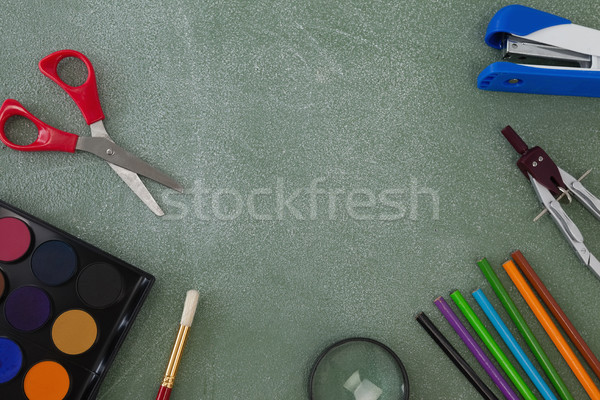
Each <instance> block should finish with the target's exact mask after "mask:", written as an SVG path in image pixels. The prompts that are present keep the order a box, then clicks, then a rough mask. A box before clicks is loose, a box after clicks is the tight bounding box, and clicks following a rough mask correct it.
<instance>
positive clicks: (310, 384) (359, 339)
mask: <svg viewBox="0 0 600 400" xmlns="http://www.w3.org/2000/svg"><path fill="white" fill-rule="evenodd" d="M348 342H367V343H371V344H374V345H376V346H379V347H381V348H382V349H383V350H385V351H386V352H387V353H388V354H389V355H390V356H392V358H393V359H394V361H396V364H398V366H399V367H400V371H402V378H403V379H404V397H400V398H399V399H398V400H408V398H409V395H410V385H409V383H408V373H407V372H406V368H404V364H402V361H401V360H400V357H398V356H397V355H396V353H394V351H393V350H392V349H390V348H389V347H388V346H386V345H385V344H383V343H381V342H379V341H377V340H375V339H370V338H366V337H351V338H347V339H342V340H340V341H338V342H335V343H334V344H332V345H330V346H329V347H327V348H326V349H325V350H323V351H322V352H321V354H319V357H317V360H316V361H315V364H314V365H313V367H312V369H311V371H310V378H309V380H308V395H309V399H310V400H315V398H314V396H313V381H314V378H315V373H316V372H317V368H318V367H319V364H321V361H323V358H325V356H326V355H327V353H329V352H330V351H331V350H333V349H334V348H336V347H339V346H341V345H343V344H346V343H348Z"/></svg>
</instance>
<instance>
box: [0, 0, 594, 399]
mask: <svg viewBox="0 0 600 400" xmlns="http://www.w3.org/2000/svg"><path fill="white" fill-rule="evenodd" d="M507 4H510V3H509V2H506V1H481V0H480V1H470V2H460V1H456V0H450V1H445V2H439V1H437V2H424V1H417V0H406V1H387V0H385V1H309V2H291V1H265V0H258V1H235V0H234V1H232V0H227V1H224V0H213V1H196V2H195V1H180V0H173V1H148V2H144V1H127V2H117V1H77V2H67V1H54V2H34V1H26V2H23V1H14V0H7V1H4V2H3V5H2V12H1V13H0V43H1V48H2V52H1V55H0V97H1V98H2V100H3V99H5V98H15V99H17V100H19V101H20V102H21V103H23V105H25V106H26V107H27V108H28V109H29V110H30V111H31V112H33V113H34V114H35V115H37V116H38V117H39V118H41V119H42V120H44V121H46V122H48V123H50V124H51V125H54V126H56V127H57V128H60V129H63V130H67V131H70V132H74V133H78V134H81V135H89V130H88V127H87V125H86V124H85V121H84V120H83V118H82V116H81V114H80V112H79V110H78V109H77V107H76V106H75V104H74V103H73V101H71V100H70V98H68V96H67V95H66V94H65V93H64V92H63V91H62V90H61V89H60V88H59V87H58V86H57V85H56V84H54V83H52V82H51V81H50V80H49V79H48V78H46V77H44V76H43V75H42V74H41V73H40V72H39V71H38V68H37V62H38V61H39V60H40V59H41V58H42V57H44V56H46V55H47V54H50V53H51V52H53V51H56V50H60V49H65V48H72V49H76V50H79V51H81V52H82V53H84V54H85V55H86V56H87V57H88V58H89V59H90V60H91V62H92V63H93V65H94V67H95V69H96V76H97V80H98V90H99V95H100V100H101V103H102V106H103V109H104V112H105V114H106V119H105V121H104V123H105V126H106V128H107V130H108V132H109V133H110V134H111V136H112V138H113V139H114V140H115V141H116V142H117V143H118V144H119V145H121V146H122V147H124V148H125V149H127V150H129V151H131V152H132V153H134V154H136V155H138V156H140V157H141V158H143V159H144V160H146V161H148V162H149V163H151V164H152V165H153V166H156V167H158V168H160V169H162V170H164V171H166V172H168V173H169V174H170V175H172V176H173V177H175V178H176V179H177V180H178V181H180V182H181V183H182V184H183V185H184V186H185V188H186V192H185V193H184V194H178V193H176V192H173V191H171V190H168V189H165V188H164V187H162V186H160V185H159V184H156V183H154V182H151V181H147V180H145V182H146V184H147V186H148V188H149V190H150V192H151V193H152V194H153V195H154V196H155V197H156V199H157V201H158V203H159V204H160V205H161V206H162V207H163V209H164V211H165V213H166V215H165V216H164V217H162V218H158V217H156V216H154V215H153V214H152V213H151V212H150V211H149V210H148V209H147V208H146V207H145V206H144V205H143V204H142V203H141V202H140V201H139V200H138V199H137V198H136V197H135V196H134V195H133V193H132V192H131V191H130V190H129V188H128V187H127V186H126V185H124V184H123V182H122V181H121V180H120V179H119V178H118V176H117V175H116V174H114V172H113V171H112V170H111V169H110V168H109V167H108V166H107V165H106V163H104V162H103V161H102V160H100V159H98V158H96V157H94V156H92V155H87V154H76V155H71V154H65V153H60V154H59V153H22V152H17V151H14V150H10V149H8V148H6V147H5V146H0V171H1V172H2V173H1V177H0V197H1V198H2V200H4V201H6V202H8V203H10V204H12V205H14V206H16V207H18V208H21V209H23V210H25V211H26V212H28V213H31V214H33V215H35V216H37V217H38V218H40V219H43V220H46V221H48V222H49V223H51V224H53V225H56V226H57V227H59V228H61V229H63V230H65V231H67V232H69V233H71V234H73V235H75V236H77V237H79V238H81V239H82V240H85V241H87V242H89V243H91V244H93V245H95V246H97V247H99V248H101V249H103V250H105V251H107V252H109V253H111V254H114V255H115V256H117V257H119V258H121V259H123V260H125V261H127V262H129V263H131V264H133V265H135V266H137V267H139V268H141V269H143V270H145V271H147V272H149V273H151V274H153V275H154V276H156V284H155V286H154V288H153V289H152V292H151V293H150V296H149V298H148V300H147V301H146V303H145V305H144V307H143V309H142V310H141V312H140V314H139V317H138V319H137V321H136V323H135V325H134V327H133V328H132V330H131V331H130V334H129V336H128V337H127V339H126V341H125V343H124V345H123V347H122V349H121V351H120V353H119V354H118V356H117V358H116V360H115V362H114V365H113V366H112V368H111V370H110V371H109V373H108V376H107V379H106V380H105V382H104V384H103V385H102V388H101V390H100V394H99V396H98V398H99V399H100V400H120V399H152V398H154V396H156V391H157V390H158V385H159V384H160V380H161V378H162V374H163V373H164V369H165V367H166V362H167V359H168V355H169V352H170V348H171V346H172V343H173V340H174V339H175V334H176V330H177V324H178V323H179V317H180V313H181V309H182V306H183V300H184V297H185V292H186V290H187V289H190V288H196V289H198V290H199V291H200V304H199V308H198V312H197V315H196V319H195V322H194V326H193V328H192V331H191V336H190V338H189V342H188V345H187V348H186V351H185V353H184V356H183V361H182V365H181V369H180V373H179V375H178V377H177V381H176V384H175V389H174V392H173V395H172V399H173V400H175V399H189V400H191V399H194V400H195V399H202V400H221V399H223V400H226V399H227V400H229V399H252V400H262V399H282V400H296V399H298V400H300V399H306V398H308V393H307V380H308V376H309V372H310V368H311V366H312V364H313V362H314V360H315V358H316V357H317V356H318V355H319V353H320V352H321V351H322V350H323V349H324V348H325V347H327V346H328V345H330V344H332V343H333V342H335V341H337V340H340V339H343V338H346V337H352V336H362V337H370V338H373V339H376V340H378V341H381V342H383V343H385V344H386V345H387V346H389V347H390V348H391V349H393V350H394V351H395V352H396V353H397V354H398V356H399V357H400V358H401V359H402V361H403V363H404V364H405V366H406V368H407V371H408V375H409V379H410V385H411V399H420V400H433V399H449V400H450V399H452V400H456V399H476V398H478V394H477V392H476V391H475V390H474V389H473V388H472V387H471V386H470V385H469V383H468V382H467V381H466V380H465V379H464V378H463V376H462V375H461V374H460V373H459V372H458V370H456V368H455V367H454V366H453V365H452V364H451V362H450V361H449V360H448V359H447V358H446V357H445V356H444V354H443V353H442V352H441V351H440V350H439V349H438V348H437V347H436V346H435V345H434V343H433V341H432V340H431V339H430V338H429V337H428V336H427V334H426V333H425V332H424V331H423V330H422V329H421V327H420V326H419V325H418V324H417V323H416V321H415V320H414V316H415V315H416V314H417V313H418V312H419V311H425V312H427V313H428V315H429V316H430V318H431V319H432V320H433V322H434V323H436V324H437V325H439V327H440V329H441V330H442V331H443V332H444V333H446V334H447V335H448V336H449V338H450V339H451V341H452V342H453V343H454V344H455V345H456V347H457V348H458V349H459V350H460V351H461V352H463V354H464V355H465V357H466V358H467V360H468V361H470V362H472V363H473V364H475V361H474V359H473V358H472V357H470V356H469V355H468V354H466V348H465V347H464V345H462V343H461V342H460V341H459V340H458V338H457V337H456V336H455V335H454V336H453V332H452V330H451V328H450V327H449V326H448V325H447V324H446V323H445V321H444V320H443V318H442V316H441V315H440V314H439V312H438V311H437V309H436V308H435V306H434V305H433V300H434V299H435V298H436V297H437V296H440V295H444V296H449V293H450V292H451V291H452V290H454V289H460V290H461V291H462V292H463V293H464V294H465V296H466V297H467V299H468V300H469V301H470V303H471V305H472V306H473V307H474V308H475V309H476V311H477V312H479V313H480V314H479V315H480V317H482V318H483V313H481V312H480V310H479V309H477V306H476V303H475V302H474V300H473V298H472V297H471V291H473V290H475V289H477V288H479V287H481V288H483V290H484V291H485V292H486V294H487V295H488V297H490V299H491V301H492V302H493V303H494V305H496V306H497V307H500V303H499V302H498V300H497V298H495V296H494V295H493V293H492V291H491V288H490V287H489V285H488V284H487V283H486V281H485V278H484V277H483V275H482V274H481V272H480V271H479V269H478V268H477V265H476V261H477V260H478V259H480V258H481V257H487V258H488V259H489V261H490V262H491V263H492V265H493V266H494V268H495V269H496V271H497V272H498V273H500V272H501V274H500V277H501V280H502V281H503V283H504V284H505V285H506V286H507V288H508V289H509V292H510V294H511V295H512V296H513V298H514V299H515V301H516V302H517V304H518V305H519V306H521V307H523V308H522V309H523V314H524V316H525V318H526V319H527V321H528V322H529V323H530V325H531V326H532V329H533V330H534V332H535V333H537V334H538V335H539V337H540V340H541V342H542V345H543V346H544V347H545V348H546V350H547V352H548V354H549V356H550V358H551V359H552V360H553V361H554V363H555V366H556V367H557V369H558V370H559V372H560V373H561V375H562V377H563V379H564V380H565V381H566V383H567V385H568V387H569V389H570V390H571V391H572V393H573V395H574V397H575V398H579V399H581V398H585V396H586V395H585V392H584V391H583V389H582V388H581V386H580V385H579V383H578V382H577V380H576V379H575V377H574V375H573V374H572V373H571V372H570V370H569V369H568V367H567V365H566V363H565V362H564V361H562V359H561V358H560V355H559V353H558V352H557V351H556V350H555V349H554V347H553V346H552V343H551V342H550V340H549V339H548V338H547V337H546V336H545V333H544V332H543V330H542V328H541V326H540V325H539V324H538V323H537V321H536V320H535V319H534V317H533V314H532V313H530V312H529V311H528V310H526V309H525V308H524V307H525V303H524V301H523V300H522V298H521V297H520V296H519V294H518V292H517V291H516V289H515V288H514V287H513V286H512V284H510V281H509V279H508V277H507V276H506V275H505V274H504V272H503V271H502V270H501V267H500V265H501V263H502V262H504V261H505V260H506V259H507V258H508V257H509V256H510V253H511V252H512V251H514V250H516V249H520V250H521V251H522V252H523V253H524V254H525V256H526V257H528V259H529V261H530V262H531V263H532V265H533V266H534V267H536V270H537V271H538V274H539V275H540V276H541V277H542V279H543V280H544V281H545V283H546V285H547V286H548V287H549V289H550V291H551V292H552V293H553V295H554V297H555V298H556V299H557V300H558V301H559V303H560V304H561V305H562V307H563V309H564V310H565V312H566V313H567V314H568V315H569V316H570V318H571V320H572V321H573V323H574V324H575V326H577V327H578V329H579V330H580V332H581V334H582V335H583V336H584V337H585V338H586V340H587V341H588V344H589V345H590V347H591V348H592V349H593V350H594V351H596V353H598V352H600V337H599V336H598V335H597V334H596V333H597V332H598V331H599V329H600V318H598V303H597V297H598V293H600V281H599V280H598V279H596V278H595V277H594V276H593V274H592V273H591V272H590V271H589V270H587V269H586V268H585V267H584V266H583V265H582V264H581V263H580V262H579V260H578V259H577V258H576V256H575V254H574V252H573V251H572V250H571V249H570V247H569V246H568V244H567V242H566V241H565V240H564V238H563V237H562V235H561V233H560V232H559V231H558V229H557V228H556V226H555V225H554V223H553V222H552V220H551V219H550V218H549V217H548V216H546V217H544V218H542V219H541V220H539V221H537V222H535V223H534V222H533V221H532V219H533V218H534V217H535V215H537V214H538V213H539V211H541V209H540V206H539V203H538V200H537V198H536V196H535V194H534V192H533V190H532V188H531V185H530V184H529V182H528V181H527V179H526V178H525V177H524V176H523V175H522V174H521V172H520V171H519V170H518V168H517V167H516V165H515V162H516V160H517V158H518V157H517V153H516V152H515V151H514V150H513V149H512V148H511V147H510V145H509V144H508V143H507V142H506V140H505V139H504V138H503V137H502V135H501V134H500V129H502V128H503V127H504V126H506V125H508V124H510V125H511V126H513V127H514V128H515V130H516V131H517V132H518V133H519V134H521V136H522V137H523V139H524V140H525V141H526V142H527V143H528V144H529V145H531V146H534V145H539V146H541V147H542V148H543V149H544V150H545V151H546V152H547V153H548V154H549V155H550V156H551V157H552V158H553V159H554V160H555V161H556V162H557V164H558V165H559V166H561V167H562V168H563V169H565V170H567V171H569V172H570V173H571V174H573V175H575V176H579V175H581V174H582V173H584V172H585V171H586V170H587V169H589V168H594V171H593V172H592V173H591V175H589V176H588V177H587V178H586V179H585V181H584V184H585V185H586V187H588V188H589V189H590V190H591V191H592V192H593V193H596V194H600V175H599V174H598V172H597V171H598V168H599V167H600V161H599V158H598V150H599V149H600V124H599V120H598V110H599V109H600V100H598V99H594V98H575V97H558V96H539V95H522V94H509V93H498V92H484V91H480V90H478V89H477V88H476V85H475V80H476V77H477V74H478V73H479V71H481V70H482V69H483V68H485V67H486V66H487V65H489V64H490V63H492V62H494V61H498V60H499V59H500V52H499V51H497V50H494V49H491V48H489V47H488V46H486V45H485V43H484V41H483V37H484V33H485V29H486V26H487V23H488V22H489V20H490V18H491V17H492V16H493V15H494V13H495V12H496V11H497V10H498V9H500V8H501V7H502V6H504V5H507ZM526 5H528V6H531V7H535V8H539V9H542V10H545V11H548V12H551V13H554V14H557V15H560V16H562V17H565V18H568V19H570V20H572V21H573V22H575V23H577V24H580V25H583V26H588V27H591V28H596V29H600V3H598V2H596V1H592V0H582V1H579V2H577V3H574V2H563V1H558V0H550V1H529V2H527V3H526ZM67 71H68V69H67ZM72 74H73V75H74V78H79V79H83V76H85V73H84V72H82V71H81V70H78V69H77V68H74V72H72ZM28 128H29V127H28V126H27V124H25V123H23V121H16V123H14V124H12V125H11V129H12V131H13V132H12V134H15V135H22V136H24V139H23V140H27V135H30V136H31V132H32V131H31V130H28ZM565 208H566V209H567V211H568V213H569V214H570V215H571V216H572V218H573V219H574V221H575V222H576V223H577V225H578V226H579V228H580V229H581V231H582V233H583V235H584V237H585V239H586V243H587V244H588V246H589V248H590V250H591V251H592V252H595V253H596V255H598V256H600V244H598V240H599V239H600V221H598V220H596V219H594V218H593V217H592V216H591V215H590V214H589V213H588V212H587V211H586V210H585V209H584V208H583V207H581V205H580V204H579V203H576V202H574V203H573V204H571V205H565ZM486 323H487V321H486ZM487 326H488V327H489V328H490V329H491V325H489V324H488V325H487ZM511 329H513V331H514V333H517V332H516V329H515V328H514V326H511ZM493 333H494V335H495V332H493ZM495 337H496V338H497V339H498V340H499V338H498V337H497V336H495ZM522 344H523V345H524V343H522ZM477 368H478V367H477ZM479 371H480V372H481V373H483V372H482V370H481V369H479ZM485 379H488V378H485ZM486 382H487V383H488V384H490V385H491V381H490V380H489V379H488V380H486ZM530 386H531V387H532V388H533V385H530ZM0 393H1V386H0Z"/></svg>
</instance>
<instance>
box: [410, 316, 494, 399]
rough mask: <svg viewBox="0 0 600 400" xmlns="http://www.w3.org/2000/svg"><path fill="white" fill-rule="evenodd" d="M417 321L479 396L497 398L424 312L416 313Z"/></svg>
mask: <svg viewBox="0 0 600 400" xmlns="http://www.w3.org/2000/svg"><path fill="white" fill-rule="evenodd" d="M416 319H417V322H419V324H421V326H422V327H423V329H425V330H426V331H427V333H428V334H429V336H431V338H432V339H433V340H434V341H435V342H436V343H437V344H438V346H440V348H441V349H442V350H443V351H444V353H446V355H447V356H448V358H450V360H452V362H453V363H454V365H456V367H457V368H458V369H459V370H460V372H462V373H463V375H464V376H465V377H466V378H467V379H468V380H469V382H471V384H472V385H473V386H474V387H475V389H477V391H478V392H479V394H480V395H481V397H483V398H484V399H486V400H498V397H496V395H495V394H494V393H493V392H492V391H491V390H490V388H489V387H487V385H486V384H485V383H483V381H482V380H481V378H479V376H478V375H477V373H476V372H475V371H474V370H473V368H471V366H470V365H469V363H467V361H466V360H465V359H464V358H462V356H461V355H460V354H459V353H458V351H456V349H455V348H454V346H452V344H451V343H450V342H449V341H448V339H446V337H445V336H444V335H443V334H442V332H440V331H439V329H438V328H437V327H436V326H435V325H434V324H433V322H431V320H430V319H429V317H427V315H426V314H425V313H424V312H421V313H419V314H417V316H416Z"/></svg>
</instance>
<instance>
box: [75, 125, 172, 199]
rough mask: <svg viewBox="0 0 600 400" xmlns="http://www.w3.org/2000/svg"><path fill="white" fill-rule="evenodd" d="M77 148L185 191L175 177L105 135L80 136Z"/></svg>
mask: <svg viewBox="0 0 600 400" xmlns="http://www.w3.org/2000/svg"><path fill="white" fill-rule="evenodd" d="M75 148H76V149H77V150H82V151H87V152H89V153H92V154H95V155H97V156H98V157H100V158H102V159H103V160H105V161H107V162H109V163H111V164H115V165H118V166H119V167H123V168H125V169H127V170H129V171H132V172H134V173H136V174H139V175H143V176H145V177H147V178H150V179H152V180H154V181H156V182H158V183H160V184H161V185H164V186H167V187H170V188H171V189H173V190H177V191H178V192H180V193H182V192H183V186H181V185H180V184H179V183H177V182H176V181H175V180H174V179H173V178H171V177H170V176H168V175H166V174H165V173H163V172H161V171H159V170H157V169H156V168H154V167H152V166H151V165H150V164H148V163H147V162H145V161H143V160H141V159H139V158H137V157H136V156H134V155H133V154H131V153H129V152H128V151H126V150H125V149H123V148H121V147H120V146H119V145H117V144H115V143H114V142H113V141H111V140H110V139H106V138H104V137H87V136H80V137H79V139H78V140H77V146H76V147H75Z"/></svg>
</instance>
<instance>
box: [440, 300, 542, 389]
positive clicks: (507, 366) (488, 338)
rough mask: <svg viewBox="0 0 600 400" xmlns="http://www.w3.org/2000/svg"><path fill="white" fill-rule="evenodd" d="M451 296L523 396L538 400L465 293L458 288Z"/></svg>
mask: <svg viewBox="0 0 600 400" xmlns="http://www.w3.org/2000/svg"><path fill="white" fill-rule="evenodd" d="M450 297H451V298H452V300H454V303H456V306H457V307H458V308H459V309H460V311H461V312H462V314H463V315H464V316H465V318H466V319H467V321H469V324H471V326H472V327H473V329H474V330H475V332H477V335H478V336H479V338H480V339H481V341H482V342H483V343H484V344H485V345H486V346H487V348H488V350H489V351H490V353H492V355H493V356H494V358H495V359H496V361H498V364H500V367H502V369H503V370H504V372H506V375H507V376H508V377H509V378H510V380H511V381H512V383H513V384H514V385H515V387H516V388H517V390H518V391H519V393H521V396H523V398H525V400H537V399H536V397H535V396H534V395H533V393H532V392H531V390H530V389H529V388H528V387H527V385H526V384H525V381H523V378H521V376H520V375H519V373H518V372H517V370H516V369H515V367H513V365H512V364H511V363H510V361H509V360H508V358H507V357H506V355H505V354H504V352H503V351H502V350H501V349H500V347H499V346H498V344H497V343H496V341H495V340H494V338H493V337H492V335H490V333H489V332H488V330H487V329H486V328H485V326H483V324H482V323H481V320H479V318H478V317H477V315H476V314H475V311H473V309H472V308H471V306H469V303H467V301H466V300H465V298H464V297H463V295H462V294H460V291H459V290H456V291H455V292H454V293H452V294H451V295H450Z"/></svg>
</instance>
